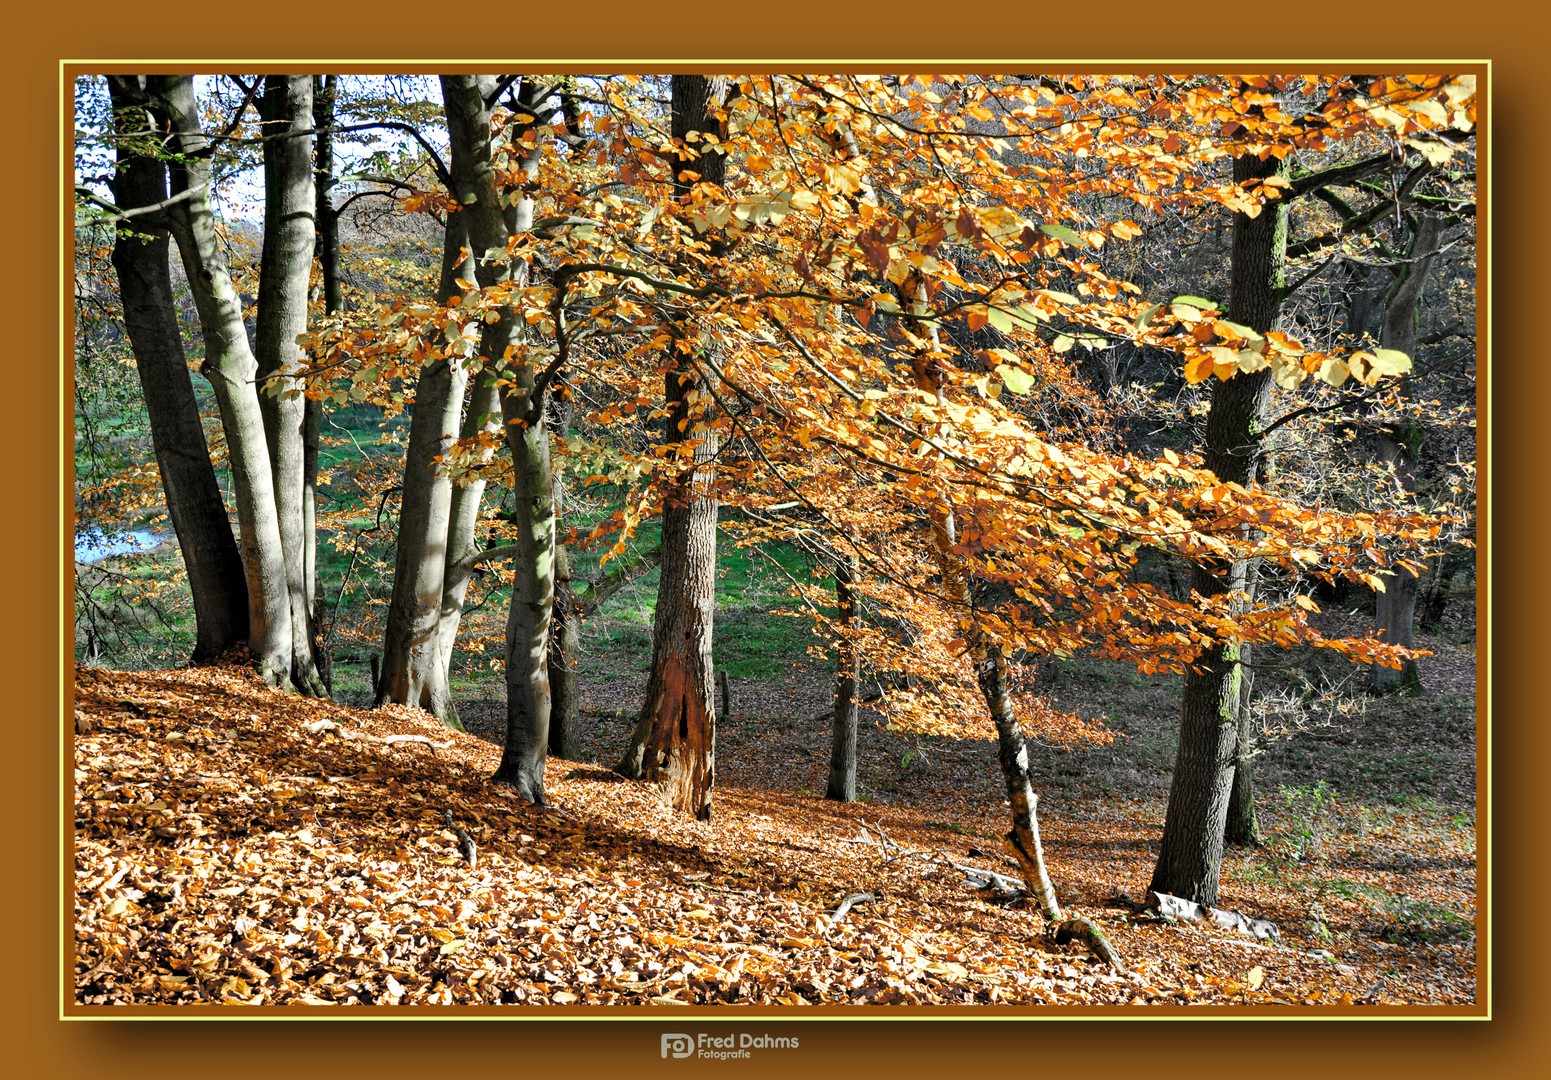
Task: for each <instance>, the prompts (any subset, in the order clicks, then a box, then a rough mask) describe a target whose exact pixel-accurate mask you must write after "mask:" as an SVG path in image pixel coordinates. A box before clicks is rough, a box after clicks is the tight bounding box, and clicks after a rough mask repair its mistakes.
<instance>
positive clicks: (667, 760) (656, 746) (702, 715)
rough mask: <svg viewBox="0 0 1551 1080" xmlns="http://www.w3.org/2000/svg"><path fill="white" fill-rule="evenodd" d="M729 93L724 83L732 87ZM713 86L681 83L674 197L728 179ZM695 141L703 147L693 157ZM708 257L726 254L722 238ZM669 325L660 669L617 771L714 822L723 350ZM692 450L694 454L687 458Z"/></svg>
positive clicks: (677, 85)
mask: <svg viewBox="0 0 1551 1080" xmlns="http://www.w3.org/2000/svg"><path fill="white" fill-rule="evenodd" d="M723 85H724V86H725V83H723ZM721 104H722V103H721V102H720V101H717V100H715V99H714V97H713V88H712V82H711V80H710V79H708V78H706V77H705V76H703V75H675V76H673V115H672V136H673V139H674V151H673V156H672V157H671V158H670V169H671V174H672V177H673V190H674V193H675V194H676V195H677V196H678V197H680V198H684V197H686V196H688V195H689V193H690V192H691V190H692V189H695V188H697V186H700V185H703V187H700V190H702V191H716V190H717V189H719V188H721V187H722V186H723V185H724V184H725V183H726V181H727V159H726V156H725V154H724V153H723V152H722V151H721V149H720V147H718V146H717V145H716V144H715V143H714V142H712V141H711V140H710V139H708V138H707V135H708V134H711V133H713V132H715V131H716V130H718V129H719V128H720V124H719V122H718V121H717V120H716V119H715V118H714V117H713V116H712V110H713V109H714V108H716V107H718V106H720V105H721ZM691 140H695V141H698V142H699V143H700V150H699V153H694V152H693V149H692V146H691ZM706 250H707V255H708V257H709V258H712V259H716V258H719V257H721V256H722V255H723V254H725V251H726V245H725V243H724V242H723V241H722V240H721V239H720V238H719V237H715V236H714V235H713V237H712V238H711V239H710V240H709V242H708V243H707V245H706ZM676 314H677V318H673V316H672V315H670V319H671V321H670V322H668V323H667V324H666V326H665V327H664V336H665V337H666V338H667V339H668V347H667V349H668V356H669V359H668V363H667V364H666V367H665V373H664V376H663V379H664V382H663V401H664V403H665V407H666V410H667V416H666V428H665V435H664V443H665V449H670V450H672V451H674V452H675V453H674V464H675V466H676V467H677V468H678V469H679V470H681V471H680V472H679V473H678V475H677V476H676V477H675V478H674V479H673V480H672V481H671V487H670V488H669V490H668V492H667V494H666V495H665V497H664V502H663V508H662V573H661V575H660V577H659V578H658V581H659V585H658V589H657V613H656V617H655V622H654V623H653V626H652V666H651V672H650V674H649V675H648V677H647V682H646V700H645V702H644V703H643V704H642V706H641V716H640V719H639V720H638V721H637V723H636V728H635V731H634V733H633V734H632V735H631V737H630V744H629V746H627V747H626V749H625V753H624V756H623V757H622V758H621V759H620V763H619V766H618V771H619V772H620V773H621V774H622V775H624V776H627V777H629V778H631V779H633V780H647V781H650V782H652V783H654V784H656V785H657V787H658V789H659V790H660V791H661V792H662V795H663V800H664V801H665V802H667V803H668V804H669V805H670V806H672V807H674V808H675V809H677V810H680V811H682V812H684V813H687V814H690V815H692V816H694V817H696V818H699V819H701V820H703V821H704V820H709V819H710V817H711V789H712V787H713V785H714V784H715V778H716V773H715V768H716V703H715V700H714V688H715V672H714V671H713V670H712V664H711V632H712V627H713V625H714V621H715V603H716V517H717V499H716V492H715V470H714V468H713V467H712V465H711V463H712V461H713V460H714V459H715V457H716V454H717V450H718V447H719V443H720V440H719V438H718V436H717V434H716V432H715V430H714V429H713V428H712V427H711V425H710V423H709V421H710V419H711V417H710V416H709V414H708V409H707V405H708V403H709V397H710V394H709V385H708V380H706V379H705V377H704V376H703V375H701V374H700V372H699V371H698V370H697V368H696V366H695V365H694V363H693V359H692V358H693V355H694V353H695V352H697V351H705V350H706V349H707V348H714V345H712V344H711V343H710V342H708V341H703V340H698V339H697V335H696V334H695V332H694V329H693V325H692V323H691V322H690V320H689V319H687V318H686V317H685V315H684V314H683V313H676ZM686 451H687V452H686Z"/></svg>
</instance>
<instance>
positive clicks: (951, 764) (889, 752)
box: [74, 639, 1477, 1012]
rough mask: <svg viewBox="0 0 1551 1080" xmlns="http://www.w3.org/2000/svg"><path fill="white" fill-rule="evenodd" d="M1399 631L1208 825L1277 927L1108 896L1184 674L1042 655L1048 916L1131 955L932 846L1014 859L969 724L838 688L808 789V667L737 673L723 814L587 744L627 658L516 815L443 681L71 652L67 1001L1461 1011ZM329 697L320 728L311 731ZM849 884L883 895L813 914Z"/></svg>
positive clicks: (1424, 748)
mask: <svg viewBox="0 0 1551 1080" xmlns="http://www.w3.org/2000/svg"><path fill="white" fill-rule="evenodd" d="M1424 644H1425V645H1426V647H1428V648H1432V649H1433V650H1434V652H1435V655H1434V656H1431V657H1425V658H1423V660H1422V661H1421V664H1422V676H1423V679H1424V682H1425V683H1426V685H1427V686H1428V688H1429V689H1428V691H1427V693H1425V694H1424V695H1423V696H1422V697H1419V698H1386V699H1379V700H1375V701H1373V702H1371V703H1370V704H1369V705H1368V706H1367V708H1366V711H1365V712H1363V713H1361V714H1358V715H1341V714H1336V715H1334V717H1333V718H1326V720H1325V721H1324V722H1323V723H1321V722H1319V720H1320V718H1319V716H1318V715H1317V713H1318V709H1317V703H1316V707H1315V708H1314V714H1313V715H1312V716H1311V714H1310V713H1309V709H1308V708H1305V709H1304V715H1303V716H1302V717H1301V719H1302V721H1303V722H1304V723H1305V724H1310V726H1307V727H1305V728H1303V729H1302V730H1298V731H1296V732H1295V733H1293V734H1292V735H1291V737H1283V738H1278V739H1275V740H1273V741H1271V742H1269V743H1268V745H1267V746H1266V748H1265V752H1264V753H1263V755H1262V756H1261V757H1260V758H1259V759H1258V761H1257V783H1258V784H1259V792H1260V799H1259V803H1258V805H1259V813H1260V819H1261V823H1262V827H1263V829H1264V832H1265V839H1266V844H1265V845H1264V846H1262V847H1259V848H1253V849H1249V850H1242V851H1241V850H1235V849H1230V852H1229V854H1228V856H1227V858H1226V861H1225V863H1224V866H1223V885H1222V896H1221V903H1222V906H1223V907H1226V908H1232V909H1236V910H1239V911H1241V912H1243V913H1244V914H1245V915H1248V916H1251V917H1254V918H1265V919H1270V920H1272V921H1273V922H1274V923H1276V924H1277V926H1278V927H1279V929H1280V933H1281V937H1280V944H1279V945H1278V946H1275V947H1271V946H1267V945H1265V944H1264V943H1258V942H1254V941H1252V940H1251V939H1248V938H1240V937H1237V936H1235V935H1234V934H1232V933H1231V932H1229V931H1227V930H1223V929H1221V928H1217V927H1213V928H1211V929H1209V930H1207V929H1202V928H1200V926H1199V925H1197V924H1191V923H1171V922H1166V921H1163V920H1160V919H1158V918H1156V917H1153V916H1150V915H1148V914H1145V913H1140V912H1138V911H1137V910H1136V909H1135V908H1134V906H1133V904H1132V902H1133V901H1139V900H1140V899H1141V898H1142V897H1143V895H1144V894H1145V892H1146V887H1147V882H1148V879H1149V877H1150V875H1151V871H1152V865H1153V861H1154V859H1155V857H1156V852H1157V842H1158V837H1159V835H1160V832H1161V829H1162V822H1163V815H1164V808H1165V801H1166V797H1167V785H1168V781H1169V770H1170V766H1171V765H1172V762H1173V753H1174V738H1175V729H1177V725H1178V705H1177V702H1178V693H1177V684H1176V683H1173V682H1171V681H1170V680H1167V679H1152V680H1148V679H1143V678H1140V677H1137V676H1136V675H1135V673H1134V672H1132V671H1129V670H1121V669H1116V668H1114V667H1113V666H1111V665H1104V664H1099V663H1077V664H1073V665H1070V666H1069V668H1068V669H1067V670H1066V671H1065V672H1064V673H1063V674H1062V676H1061V677H1060V679H1059V681H1058V682H1057V683H1056V684H1055V685H1054V687H1053V694H1054V696H1056V697H1057V698H1058V699H1059V700H1061V701H1062V702H1063V703H1064V704H1066V705H1067V706H1068V707H1073V708H1076V707H1079V704H1080V707H1081V708H1082V709H1084V710H1085V711H1088V710H1091V711H1095V712H1100V713H1102V714H1104V715H1106V716H1107V717H1108V718H1109V726H1110V727H1111V728H1112V729H1113V730H1114V731H1115V732H1116V733H1117V736H1118V737H1117V739H1116V740H1115V742H1113V743H1111V744H1109V745H1107V746H1098V747H1089V748H1081V749H1076V750H1070V751H1069V750H1062V749H1056V748H1050V747H1038V746H1037V747H1036V750H1037V753H1036V754H1035V759H1036V760H1035V761H1034V762H1033V766H1034V770H1035V781H1036V787H1037V790H1038V792H1039V794H1040V796H1041V800H1040V807H1039V812H1040V824H1041V827H1042V831H1043V834H1044V845H1045V850H1046V854H1047V859H1048V862H1049V864H1050V868H1051V874H1052V877H1053V878H1054V881H1055V884H1056V888H1057V891H1058V895H1059V898H1060V901H1061V903H1062V905H1063V907H1064V908H1066V909H1067V912H1068V914H1069V916H1077V917H1081V918H1086V919H1089V920H1091V921H1092V922H1093V923H1094V924H1096V925H1097V926H1099V927H1101V928H1102V929H1103V931H1104V933H1105V934H1107V935H1108V937H1109V940H1110V941H1111V942H1112V944H1113V945H1114V947H1115V949H1116V951H1117V952H1118V953H1119V955H1120V958H1121V960H1122V961H1123V963H1124V965H1125V968H1126V970H1125V972H1124V973H1121V972H1117V971H1114V970H1112V969H1111V968H1110V967H1109V966H1108V965H1106V964H1103V963H1100V962H1098V961H1097V960H1096V959H1095V958H1093V957H1092V956H1091V955H1090V954H1089V953H1088V951H1087V950H1086V948H1085V947H1084V946H1082V945H1080V944H1078V943H1069V944H1056V943H1055V942H1054V941H1053V940H1052V939H1051V938H1049V937H1048V936H1047V935H1046V934H1045V932H1044V929H1043V927H1042V920H1041V918H1040V916H1039V913H1038V911H1037V910H1036V909H1035V908H1033V907H1031V906H1029V904H1028V903H1027V901H1026V900H1023V899H1016V900H1008V899H1006V898H1005V897H1002V896H999V895H998V894H996V893H994V892H992V891H990V890H979V889H975V888H973V887H971V885H970V884H969V882H967V880H966V877H965V875H964V874H963V873H962V872H961V871H959V870H956V869H953V868H952V867H951V866H950V865H948V864H947V862H946V861H945V859H944V857H946V859H947V860H951V861H952V862H957V863H960V864H963V865H972V866H976V867H980V868H984V869H990V870H995V871H998V872H1000V873H1002V874H1005V875H1009V876H1014V877H1016V876H1017V875H1018V869H1017V867H1016V865H1015V864H1014V863H1013V861H1012V859H1011V858H1010V857H1009V856H1008V855H1007V854H1006V852H1005V849H1004V846H1003V844H1002V842H1001V840H1000V836H1001V835H1002V833H1003V832H1005V829H1006V809H1005V804H1004V798H1003V793H1002V788H1001V781H1000V776H999V773H998V770H997V767H996V762H995V744H994V743H993V742H991V741H986V742H966V741H957V742H953V741H948V740H942V739H933V738H923V737H919V736H908V735H905V734H902V733H897V732H890V731H887V730H884V729H883V727H882V726H880V725H879V724H878V723H877V722H876V718H871V719H868V718H867V716H866V714H864V721H863V725H862V734H861V738H860V746H859V760H860V768H859V778H860V786H861V792H860V794H861V796H862V798H863V799H864V800H865V801H859V802H856V803H851V804H844V805H842V804H836V803H832V802H827V801H825V800H824V799H823V798H822V793H823V789H824V784H825V777H826V772H827V764H828V719H827V716H826V715H825V714H826V711H827V709H828V705H829V692H830V691H829V683H828V680H827V678H825V677H823V676H822V675H821V674H820V673H817V672H813V671H809V670H805V669H801V668H796V669H793V671H792V672H791V674H790V675H789V676H788V677H786V678H784V679H773V680H763V681H759V682H755V681H752V680H750V681H745V682H742V683H737V682H735V683H734V685H733V688H732V710H731V715H730V716H728V717H724V718H722V720H721V721H720V724H719V733H718V747H717V778H718V779H717V794H716V803H715V813H714V816H713V820H712V821H711V822H709V823H699V822H694V821H688V820H684V819H682V818H680V817H678V816H675V815H673V814H671V813H669V812H668V811H667V810H666V808H664V807H663V806H662V805H661V803H660V802H659V801H658V800H657V799H656V797H655V796H654V795H653V794H652V793H651V792H650V791H649V790H648V789H647V788H646V787H644V786H642V785H640V784H636V783H631V782H627V781H624V780H622V779H621V778H619V777H618V776H616V775H615V774H614V773H612V772H611V771H610V770H609V766H610V765H612V763H613V761H614V760H615V758H616V757H617V756H618V754H619V753H620V751H621V749H622V747H623V745H624V740H625V738H626V736H627V734H628V730H629V726H630V719H629V718H630V716H631V714H632V713H633V711H634V709H635V707H636V703H637V702H638V701H639V694H640V689H641V688H640V687H639V686H637V685H634V683H633V682H632V680H633V679H636V678H638V676H636V675H634V674H631V675H625V674H623V673H616V675H615V677H611V678H593V679H590V680H588V681H587V682H586V683H585V684H584V708H585V710H586V714H585V725H584V726H585V728H586V734H585V748H586V752H585V753H584V754H583V755H582V757H583V758H584V759H585V760H582V761H577V762H569V761H560V760H551V761H550V762H549V764H548V766H547V771H546V786H547V790H548V794H549V796H550V798H551V799H552V800H553V802H554V804H555V805H554V806H553V807H552V808H546V809H538V808H534V807H531V806H528V805H526V804H525V803H523V802H522V801H521V800H520V799H518V798H517V797H516V796H515V795H514V794H512V793H511V792H509V791H507V790H505V789H501V788H493V787H491V786H490V785H488V784H487V783H486V778H487V777H488V776H489V775H490V774H491V773H492V772H493V771H494V769H495V766H496V764H497V762H498V761H499V758H500V753H501V750H500V745H499V743H500V741H501V730H502V728H503V726H504V725H503V722H502V716H503V707H502V706H501V703H500V702H499V700H496V699H494V698H486V699H482V700H474V701H470V702H465V703H461V704H460V709H461V712H462V716H463V719H464V721H465V723H466V724H467V725H468V727H469V732H468V733H467V734H463V733H459V732H456V731H450V730H448V729H446V728H443V727H441V726H440V725H438V724H437V723H436V722H435V721H434V720H432V719H431V718H429V717H428V716H426V715H425V714H423V713H418V712H415V711H412V710H408V709H401V708H396V707H390V708H386V709H379V710H373V711H366V710H357V709H353V708H350V707H348V706H344V705H340V704H335V703H333V702H319V701H312V700H306V699H301V698H298V697H295V696H291V695H282V694H279V693H276V692H274V691H272V690H269V689H268V688H266V687H264V686H262V685H261V684H260V683H259V682H258V681H257V680H256V679H255V678H254V677H253V676H252V675H251V674H250V673H248V672H247V671H246V670H244V669H242V668H235V667H228V668H203V669H184V670H175V671H144V672H116V671H108V670H102V669H90V668H82V669H79V670H78V672H77V684H76V717H77V725H78V727H79V728H81V729H82V730H83V731H84V733H82V734H78V735H77V737H76V739H75V766H76V768H75V807H76V832H75V883H76V891H75V927H76V963H75V976H74V978H75V1000H76V1002H77V1004H80V1005H109V1004H124V1005H136V1006H141V1005H153V1004H173V1003H177V1004H199V1003H207V1004H220V1005H323V1004H420V1003H432V1004H443V1005H449V1004H457V1005H494V1004H517V1005H551V1006H567V1005H569V1006H577V1007H579V1006H584V1005H631V1004H656V1005H661V1006H666V1007H671V1006H682V1005H687V1004H711V1003H736V1004H761V1005H773V1004H782V1005H795V1006H826V1005H858V1004H860V1005H876V1004H900V1005H912V1004H919V1005H932V1006H955V1007H965V1006H973V1005H979V1006H985V1005H988V1004H994V1005H1093V1004H1129V1005H1138V1006H1146V1005H1154V1006H1171V1005H1182V1004H1192V1005H1218V1006H1238V1005H1245V1004H1249V1005H1285V1006H1292V1005H1310V1004H1313V1005H1322V1006H1323V1005H1334V1006H1350V1005H1355V1006H1363V1007H1373V1008H1375V1009H1377V1010H1378V1011H1381V1012H1382V1011H1392V1010H1393V1009H1394V1008H1395V1007H1399V1008H1401V1009H1402V1010H1404V1009H1405V1008H1406V1007H1414V1006H1418V1005H1425V1006H1455V1007H1468V1006H1472V1005H1474V1004H1475V1002H1476V993H1477V981H1476V970H1477V968H1476V963H1477V957H1476V951H1477V939H1476V881H1477V876H1476V856H1475V836H1476V833H1475V776H1476V766H1475V710H1474V700H1475V687H1474V674H1475V658H1474V650H1473V649H1472V648H1469V647H1459V646H1454V645H1450V644H1449V643H1447V642H1445V641H1442V640H1441V639H1440V640H1438V641H1427V642H1424ZM320 721H326V722H328V723H331V724H333V725H335V730H319V731H316V732H314V731H311V730H309V727H308V725H309V724H311V725H313V726H314V727H319V726H321V725H320V724H319V722H320ZM1311 721H1312V722H1311ZM394 735H412V736H419V737H420V738H419V740H418V741H417V740H413V739H412V740H405V741H394V742H385V741H383V740H384V739H385V738H390V737H392V736H394ZM433 744H434V745H433ZM447 812H450V813H451V816H452V819H453V824H454V829H463V830H466V831H467V833H468V834H470V836H471V837H472V839H473V841H474V843H475V845H476V847H477V857H476V862H475V864H474V865H472V866H470V865H469V864H468V863H467V861H466V859H465V857H464V856H463V855H462V854H461V853H460V845H459V838H458V836H457V833H456V832H455V831H453V830H450V829H449V828H448V826H447V823H446V820H445V818H444V814H445V813H447ZM881 836H887V837H888V838H889V840H890V841H892V842H893V843H894V844H897V845H900V846H902V847H903V848H905V849H908V850H909V851H910V852H912V853H914V854H909V855H901V854H899V853H898V852H896V851H894V849H891V848H884V847H880V846H878V839H879V838H880V837H881ZM858 893H867V894H870V895H871V896H872V897H873V898H874V899H873V900H871V901H864V902H859V903H857V904H855V905H854V906H852V907H851V908H850V909H849V910H848V911H847V912H846V913H845V914H844V916H843V917H841V918H839V919H836V920H831V917H830V916H831V913H832V912H834V911H835V910H836V909H837V908H838V907H839V906H840V905H841V904H842V902H843V901H844V900H845V899H846V898H847V897H850V896H853V895H854V894H858ZM1386 1007H1389V1008H1386Z"/></svg>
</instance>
